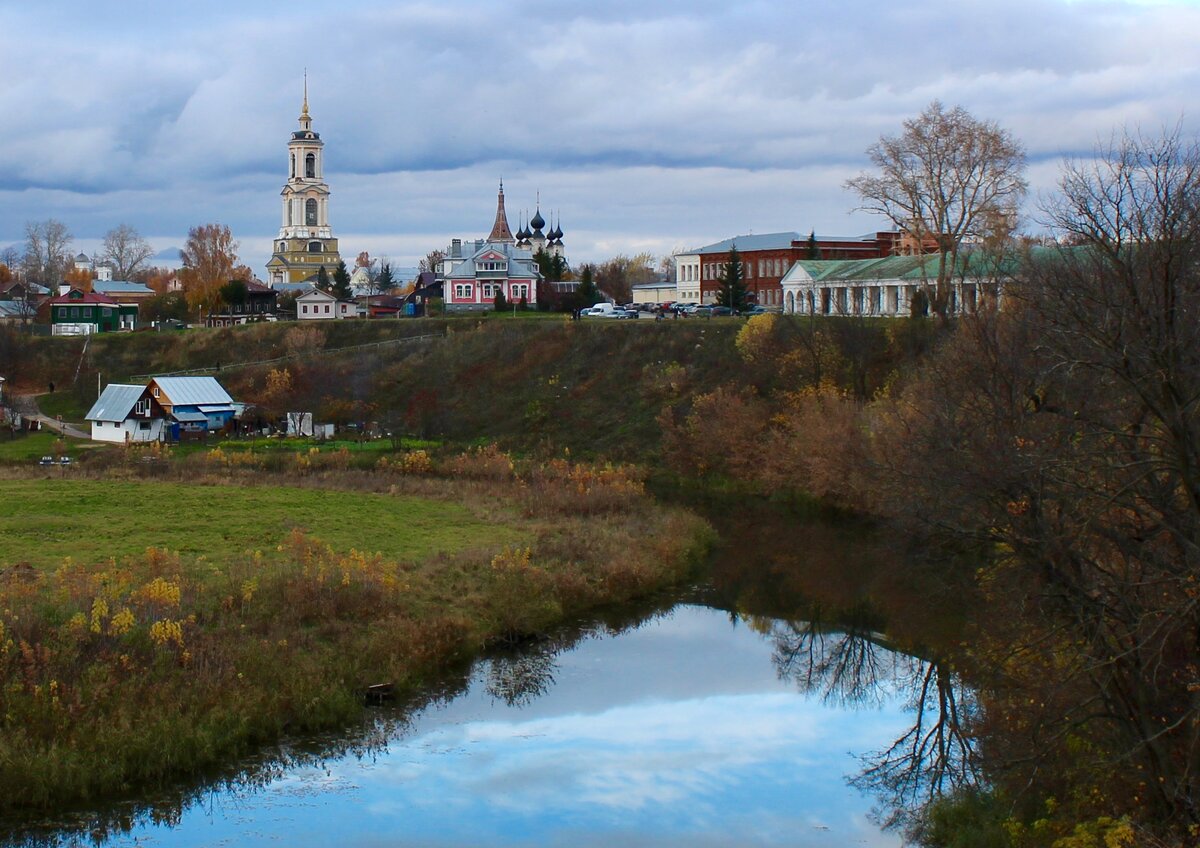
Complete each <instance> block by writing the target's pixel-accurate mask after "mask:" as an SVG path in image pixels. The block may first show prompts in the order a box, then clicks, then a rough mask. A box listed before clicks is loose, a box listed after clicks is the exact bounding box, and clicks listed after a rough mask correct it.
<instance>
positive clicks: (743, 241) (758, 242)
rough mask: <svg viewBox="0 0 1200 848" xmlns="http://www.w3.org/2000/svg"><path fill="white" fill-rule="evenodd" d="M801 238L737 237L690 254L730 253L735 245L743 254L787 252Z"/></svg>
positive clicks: (793, 235) (783, 235) (780, 235)
mask: <svg viewBox="0 0 1200 848" xmlns="http://www.w3.org/2000/svg"><path fill="white" fill-rule="evenodd" d="M800 238H801V236H800V234H799V233H761V234H760V235H756V236H755V235H745V236H735V237H733V238H728V239H725V240H724V241H718V242H716V243H714V244H706V245H705V246H704V247H698V248H696V249H695V250H690V251H688V253H728V252H729V248H730V247H733V246H734V245H736V246H737V249H738V250H740V251H743V252H744V251H747V250H786V249H787V248H789V247H791V246H792V242H793V241H798V240H800Z"/></svg>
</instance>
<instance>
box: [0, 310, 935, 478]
mask: <svg viewBox="0 0 1200 848" xmlns="http://www.w3.org/2000/svg"><path fill="white" fill-rule="evenodd" d="M747 326H748V323H747V322H746V321H745V320H743V319H713V320H704V319H687V320H671V321H663V322H654V321H648V320H639V321H583V322H574V323H573V322H570V321H567V320H565V319H554V320H540V321H529V320H507V319H497V318H495V317H492V318H478V317H473V318H458V319H448V320H419V321H374V322H367V321H337V322H321V323H319V324H308V325H303V326H301V325H297V324H294V323H293V324H260V325H254V326H247V327H237V328H229V329H223V330H189V331H187V332H175V333H170V332H167V333H134V334H113V335H109V336H101V337H97V338H95V339H93V340H92V341H91V342H90V344H89V345H88V348H87V350H86V352H84V351H83V342H82V341H81V340H78V339H53V338H42V339H32V340H27V342H26V344H25V346H24V349H23V350H22V351H21V353H20V354H19V355H18V356H16V357H13V356H10V357H9V359H10V362H9V373H10V374H12V375H13V377H12V378H10V379H13V380H14V381H15V382H16V383H17V384H18V385H22V386H24V387H26V389H27V390H29V389H32V390H44V387H45V385H46V384H47V383H48V382H49V381H51V380H53V381H54V382H55V383H56V387H57V391H56V392H55V394H54V395H53V396H49V395H45V396H43V398H42V405H43V408H44V409H46V410H47V411H48V412H51V413H52V414H61V415H63V417H64V418H66V419H67V420H79V419H81V418H82V416H83V414H84V413H85V412H86V410H87V408H88V407H89V406H90V404H91V403H92V401H94V399H95V397H96V386H97V384H98V379H97V377H98V375H99V380H100V382H102V383H109V382H117V381H121V380H128V379H129V378H130V377H131V376H133V375H139V374H149V373H161V372H168V371H179V370H184V369H193V368H212V369H216V368H217V367H218V366H219V367H220V369H221V370H220V372H219V373H218V376H219V378H220V379H221V381H222V382H223V383H224V384H225V385H226V386H227V388H228V389H229V390H230V392H231V394H233V396H234V397H235V398H237V399H238V400H242V401H248V402H251V403H255V404H259V405H261V407H262V410H263V414H264V415H265V416H267V417H272V416H278V415H282V414H283V413H285V412H287V411H297V410H304V411H312V412H313V413H314V414H315V415H316V417H317V420H319V421H331V422H334V423H338V424H347V423H351V422H360V421H378V422H379V423H380V424H381V425H383V426H384V427H385V428H386V429H389V430H392V431H395V432H402V433H404V434H406V435H410V436H414V437H420V438H433V439H442V440H447V441H450V442H456V443H471V442H481V441H497V442H499V443H500V444H502V445H505V446H507V447H511V448H515V449H518V450H522V451H529V452H539V453H556V454H557V453H561V452H562V451H563V450H564V449H568V450H570V451H571V452H572V453H573V454H576V455H583V456H605V457H610V458H619V459H633V460H643V461H644V460H653V459H655V458H656V457H657V456H658V448H659V443H660V439H661V435H660V430H661V428H660V426H659V424H658V417H659V415H660V414H661V413H662V412H663V410H664V408H670V409H674V410H676V411H678V410H686V409H688V408H689V407H690V404H691V402H692V400H693V399H694V398H696V397H697V396H700V395H703V394H706V393H710V392H712V391H713V390H715V389H716V388H718V387H721V386H732V387H734V388H736V389H737V390H739V391H750V392H752V393H753V394H754V395H756V396H758V397H762V398H768V399H769V398H772V397H776V396H778V397H783V396H784V395H785V394H786V393H787V392H789V391H794V390H796V389H800V388H803V387H805V386H806V385H822V386H824V385H826V384H833V385H836V386H840V387H843V388H845V389H846V390H847V391H849V392H852V393H854V394H856V395H859V396H862V397H869V396H871V395H872V394H874V393H875V392H876V391H878V390H879V389H880V388H881V387H883V386H886V385H887V384H888V383H889V382H890V381H892V380H893V379H894V377H895V373H896V371H897V369H899V368H901V367H902V365H903V362H904V361H905V360H906V359H907V358H908V357H910V356H912V355H914V353H916V352H919V351H920V350H921V349H922V348H923V346H924V345H925V344H926V341H927V340H926V339H925V337H924V336H923V335H922V332H920V328H914V327H910V325H908V324H907V322H903V321H898V322H878V321H852V320H849V319H844V320H839V319H825V320H824V321H821V320H817V321H812V320H809V319H797V320H788V319H783V318H781V317H778V316H763V319H755V323H754V324H752V325H751V326H752V327H754V328H755V329H756V330H757V336H755V338H751V339H750V340H749V342H748V341H747V339H746V338H745V336H746V332H744V330H745V328H747ZM739 333H741V334H742V335H743V342H742V344H741V346H740V347H739V343H738V337H739ZM427 334H434V335H437V336H439V338H437V339H436V340H434V341H431V342H423V343H409V344H382V345H381V344H379V343H380V342H389V341H394V340H398V339H404V338H407V337H412V336H418V335H427ZM4 350H5V347H4V346H3V345H0V354H3V352H4ZM338 350H341V351H342V352H341V353H337V352H336V351H338ZM283 356H288V357H291V358H289V359H288V360H287V361H285V362H276V363H272V364H261V365H253V364H252V365H248V366H247V365H243V363H254V362H260V361H262V360H268V359H274V358H277V357H283ZM4 367H5V365H4V360H3V358H2V356H0V368H4ZM77 371H78V375H79V376H78V378H76V376H75V374H76V372H77ZM272 371H274V372H275V374H274V376H272V374H271V372H272ZM285 372H286V373H285ZM0 373H3V372H2V371H0ZM694 448H695V450H696V451H720V450H721V449H722V446H721V445H720V444H696V445H695V446H694Z"/></svg>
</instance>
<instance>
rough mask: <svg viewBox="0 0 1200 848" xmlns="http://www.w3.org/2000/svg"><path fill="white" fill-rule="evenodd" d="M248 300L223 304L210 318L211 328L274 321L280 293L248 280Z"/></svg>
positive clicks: (209, 324)
mask: <svg viewBox="0 0 1200 848" xmlns="http://www.w3.org/2000/svg"><path fill="white" fill-rule="evenodd" d="M244 282H245V283H246V300H245V301H243V302H242V303H223V304H222V305H221V309H220V310H219V311H217V312H213V313H211V314H210V315H209V316H208V319H207V321H206V323H207V324H208V326H210V327H232V326H234V325H237V324H249V323H250V322H252V321H274V320H275V312H276V309H277V308H278V298H279V292H277V291H275V289H273V288H271V287H270V286H267V285H263V284H262V283H260V282H259V281H258V280H246V281H244Z"/></svg>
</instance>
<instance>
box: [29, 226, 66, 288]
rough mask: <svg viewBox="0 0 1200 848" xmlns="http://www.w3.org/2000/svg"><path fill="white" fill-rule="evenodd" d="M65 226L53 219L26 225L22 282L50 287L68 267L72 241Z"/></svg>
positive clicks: (58, 280) (60, 278)
mask: <svg viewBox="0 0 1200 848" xmlns="http://www.w3.org/2000/svg"><path fill="white" fill-rule="evenodd" d="M72 241H74V237H73V236H72V235H71V231H70V230H68V229H67V225H66V224H64V223H63V222H62V221H59V220H57V219H55V218H47V219H46V220H45V221H27V222H26V223H25V255H24V257H23V258H22V266H23V270H24V272H25V279H26V280H27V281H29V282H35V283H41V284H42V285H45V286H49V287H51V288H53V287H54V286H57V285H58V284H59V283H60V282H62V280H63V277H64V275H65V274H66V272H67V269H68V268H70V267H71V242H72Z"/></svg>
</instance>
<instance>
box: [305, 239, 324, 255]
mask: <svg viewBox="0 0 1200 848" xmlns="http://www.w3.org/2000/svg"><path fill="white" fill-rule="evenodd" d="M308 252H309V253H320V252H321V243H320V242H319V241H310V242H309V243H308Z"/></svg>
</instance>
